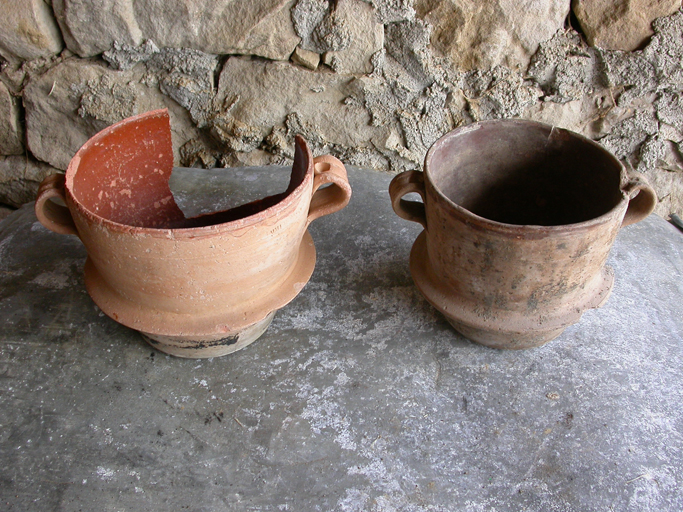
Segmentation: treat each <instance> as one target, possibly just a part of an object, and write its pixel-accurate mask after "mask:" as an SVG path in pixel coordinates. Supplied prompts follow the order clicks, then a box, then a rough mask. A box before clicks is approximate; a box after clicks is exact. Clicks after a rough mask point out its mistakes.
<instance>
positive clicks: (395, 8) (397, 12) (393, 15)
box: [364, 0, 415, 24]
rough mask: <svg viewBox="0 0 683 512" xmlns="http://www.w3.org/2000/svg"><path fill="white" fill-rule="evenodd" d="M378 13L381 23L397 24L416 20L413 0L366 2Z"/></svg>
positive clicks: (367, 0)
mask: <svg viewBox="0 0 683 512" xmlns="http://www.w3.org/2000/svg"><path fill="white" fill-rule="evenodd" d="M364 1H366V2H368V3H370V4H372V6H373V7H374V8H375V10H376V11H377V20H378V21H379V22H380V23H385V24H386V23H395V22H397V21H409V20H413V19H414V18H415V9H413V0H364Z"/></svg>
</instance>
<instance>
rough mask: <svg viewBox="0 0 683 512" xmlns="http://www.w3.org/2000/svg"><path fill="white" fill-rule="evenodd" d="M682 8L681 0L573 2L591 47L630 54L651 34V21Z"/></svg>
mask: <svg viewBox="0 0 683 512" xmlns="http://www.w3.org/2000/svg"><path fill="white" fill-rule="evenodd" d="M680 7H681V0H572V10H573V11H574V14H575V15H576V18H577V19H578V20H579V24H580V25H581V30H582V31H583V33H584V34H585V36H586V39H587V40H588V44H590V45H591V46H599V47H600V48H605V49H608V50H624V51H632V50H637V49H638V48H640V47H641V46H642V45H643V44H644V43H645V42H647V39H648V38H649V37H650V36H652V35H653V33H654V32H653V30H652V27H651V25H652V22H653V21H654V20H655V19H657V18H660V17H663V16H669V15H670V14H673V13H675V12H676V11H677V10H678V9H679V8H680Z"/></svg>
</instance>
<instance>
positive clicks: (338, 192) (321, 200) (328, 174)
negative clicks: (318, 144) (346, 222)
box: [307, 155, 351, 224]
mask: <svg viewBox="0 0 683 512" xmlns="http://www.w3.org/2000/svg"><path fill="white" fill-rule="evenodd" d="M313 168H314V175H313V176H314V177H313V196H312V197H311V205H310V207H309V209H308V220H307V224H310V223H311V222H313V221H314V220H315V219H317V218H318V217H322V216H323V215H329V214H330V213H335V212H338V211H339V210H341V209H342V208H344V207H345V206H346V205H347V204H349V200H350V199H351V185H349V178H348V176H347V174H346V167H344V164H343V163H341V161H340V160H338V159H336V158H335V157H333V156H332V155H322V156H317V157H315V158H314V159H313ZM323 185H328V186H326V187H324V188H320V187H322V186H323ZM319 189H320V190H319Z"/></svg>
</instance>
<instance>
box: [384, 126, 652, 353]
mask: <svg viewBox="0 0 683 512" xmlns="http://www.w3.org/2000/svg"><path fill="white" fill-rule="evenodd" d="M389 192H390V196H391V201H392V205H393V208H394V211H395V212H396V214H397V215H399V216H400V217H402V218H404V219H407V220H411V221H414V222H418V223H420V224H422V226H423V227H424V228H425V229H424V231H423V232H422V233H421V234H420V235H419V236H418V238H417V240H416V241H415V244H414V245H413V248H412V251H411V254H410V271H411V274H412V276H413V280H414V281H415V283H416V285H417V287H418V288H419V289H420V291H421V292H422V294H423V295H424V296H425V298H426V299H427V300H428V301H429V302H430V303H431V304H432V305H433V306H434V307H435V308H436V309H438V310H439V311H440V312H441V313H443V314H444V315H445V316H446V318H447V319H448V321H449V322H450V323H451V324H452V325H453V327H454V328H455V329H456V330H457V331H459V332H460V333H462V334H463V335H464V336H466V337H467V338H469V339H471V340H473V341H476V342H478V343H481V344H484V345H488V346H490V347H495V348H506V349H521V348H530V347H536V346H539V345H542V344H544V343H546V342H548V341H550V340H552V339H554V338H555V337H557V336H558V335H559V334H560V333H561V332H562V331H563V330H564V329H565V328H566V327H568V326H569V325H572V324H574V323H576V322H578V321H579V319H580V317H581V315H582V313H583V312H584V311H585V310H586V309H589V308H597V307H600V306H601V305H602V304H603V303H604V302H605V301H606V300H607V298H608V296H609V293H610V291H611V289H612V284H613V280H614V277H613V271H612V269H611V268H610V267H609V266H606V264H605V262H606V260H607V257H608V254H609V251H610V249H611V247H612V244H613V243H614V240H615V238H616V236H617V233H618V231H619V229H620V228H621V227H622V226H627V225H629V224H633V223H635V222H638V221H640V220H642V219H644V218H645V217H647V216H648V215H649V214H650V213H651V212H652V210H653V209H654V207H655V205H656V195H655V192H654V191H653V190H652V188H651V187H650V186H649V185H648V184H647V182H646V180H645V179H644V178H643V177H642V176H641V175H638V174H636V173H628V172H626V170H625V169H624V167H623V166H622V165H621V163H620V162H619V161H618V160H617V159H616V158H615V157H614V156H613V155H611V154H610V153H609V152H608V151H606V150H605V149H604V148H602V147H601V146H599V145H598V144H596V143H595V142H593V141H591V140H590V139H587V138H585V137H583V136H581V135H578V134H576V133H572V132H570V131H567V130H563V129H559V128H555V127H552V126H548V125H545V124H541V123H536V122H532V121H523V120H495V121H484V122H481V123H475V124H472V125H469V126H466V127H463V128H460V129H457V130H455V131H453V132H450V133H448V134H446V135H445V136H443V137H442V138H441V139H439V140H438V141H437V142H435V143H434V145H433V146H432V147H431V148H430V150H429V151H428V153H427V156H426V158H425V166H424V173H423V172H419V171H408V172H405V173H402V174H400V175H398V176H396V177H395V178H394V179H393V180H392V182H391V184H390V188H389ZM411 192H416V193H418V194H419V195H420V196H422V199H423V203H418V202H413V201H407V200H406V199H404V198H403V197H404V196H405V195H406V194H408V193H411Z"/></svg>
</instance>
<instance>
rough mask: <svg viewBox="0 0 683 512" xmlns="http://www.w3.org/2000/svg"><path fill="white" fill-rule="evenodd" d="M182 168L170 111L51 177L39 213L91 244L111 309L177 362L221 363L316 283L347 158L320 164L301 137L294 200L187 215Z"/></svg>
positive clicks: (91, 283)
mask: <svg viewBox="0 0 683 512" xmlns="http://www.w3.org/2000/svg"><path fill="white" fill-rule="evenodd" d="M172 169H173V151H172V145H171V131H170V122H169V116H168V112H167V111H166V110H157V111H153V112H148V113H145V114H141V115H138V116H135V117H132V118H129V119H126V120H124V121H121V122H119V123H117V124H115V125H112V126H110V127H109V128H106V129H105V130H103V131H101V132H100V133H98V134H97V135H95V136H94V137H92V138H91V139H90V140H88V141H87V142H86V143H85V144H84V145H83V147H82V148H81V149H80V150H79V151H78V152H77V153H76V155H75V156H74V157H73V159H72V161H71V163H70V164H69V167H68V169H67V171H66V174H65V175H63V174H55V175H52V176H49V177H48V178H46V179H45V180H44V181H43V183H42V184H41V186H40V189H39V191H38V195H37V199H36V205H35V210H36V215H37V217H38V219H39V220H40V222H41V223H42V224H43V225H44V226H45V227H47V228H49V229H51V230H53V231H55V232H57V233H63V234H74V235H77V236H78V237H79V238H80V239H81V241H82V242H83V244H84V245H85V247H86V250H87V253H88V257H87V260H86V263H85V268H84V274H85V285H86V288H87V291H88V293H89V294H90V296H91V297H92V299H93V300H94V302H95V303H96V304H97V305H98V306H99V307H100V308H101V309H102V311H103V312H104V313H106V314H107V315H108V316H110V317H111V318H113V319H114V320H116V321H117V322H119V323H121V324H123V325H125V326H127V327H130V328H132V329H135V330H138V331H140V332H141V333H142V334H143V335H144V336H145V338H146V339H147V341H148V342H149V343H150V344H152V345H153V346H154V347H156V348H157V349H159V350H161V351H163V352H166V353H168V354H172V355H175V356H180V357H190V358H202V357H215V356H221V355H224V354H228V353H230V352H234V351H236V350H239V349H241V348H244V347H245V346H246V345H248V344H249V343H251V342H253V341H254V340H256V339H257V338H258V337H259V336H260V335H261V334H262V333H263V332H264V331H265V330H266V329H267V327H268V325H269V324H270V322H271V320H272V318H273V315H274V313H275V311H276V310H277V309H279V308H281V307H283V306H285V305H286V304H287V303H289V302H290V301H291V300H292V299H293V298H294V297H295V296H296V295H297V294H298V293H299V291H301V289H302V288H303V287H304V285H305V284H306V283H307V282H308V280H309V278H310V276H311V274H312V272H313V268H314V266H315V258H316V253H315V247H314V245H313V240H312V238H311V235H310V234H309V232H308V230H307V227H308V225H309V224H310V222H311V221H313V220H314V219H316V218H318V217H320V216H322V215H327V214H329V213H333V212H336V211H338V210H340V209H342V208H344V207H345V206H346V204H347V203H348V201H349V198H350V195H351V188H350V186H349V184H348V179H347V175H346V169H345V168H344V165H343V164H342V163H341V162H340V161H339V160H337V159H336V158H334V157H331V156H321V157H317V158H315V159H314V158H313V156H312V155H311V152H310V150H309V149H308V147H307V145H306V143H305V141H304V140H303V139H302V138H301V137H297V138H296V147H295V158H294V164H293V167H292V173H291V179H290V183H289V187H288V188H287V190H286V191H285V192H283V193H281V194H277V195H274V196H270V197H266V198H263V199H262V200H260V201H256V202H254V203H251V204H247V205H243V206H240V207H237V208H234V209H232V210H228V211H224V212H218V213H215V214H210V215H204V216H201V217H197V218H192V219H186V218H185V217H184V215H183V213H182V212H181V210H180V209H179V208H178V206H177V205H176V203H175V201H174V199H173V196H172V194H171V190H170V188H169V185H168V181H169V177H170V175H171V172H172ZM323 184H330V185H331V186H328V187H326V188H323V189H321V190H318V188H319V187H320V186H321V185H323ZM55 197H56V198H61V199H62V200H63V201H64V203H65V204H66V207H64V206H60V205H59V204H57V203H56V202H54V201H52V200H51V199H52V198H55Z"/></svg>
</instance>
